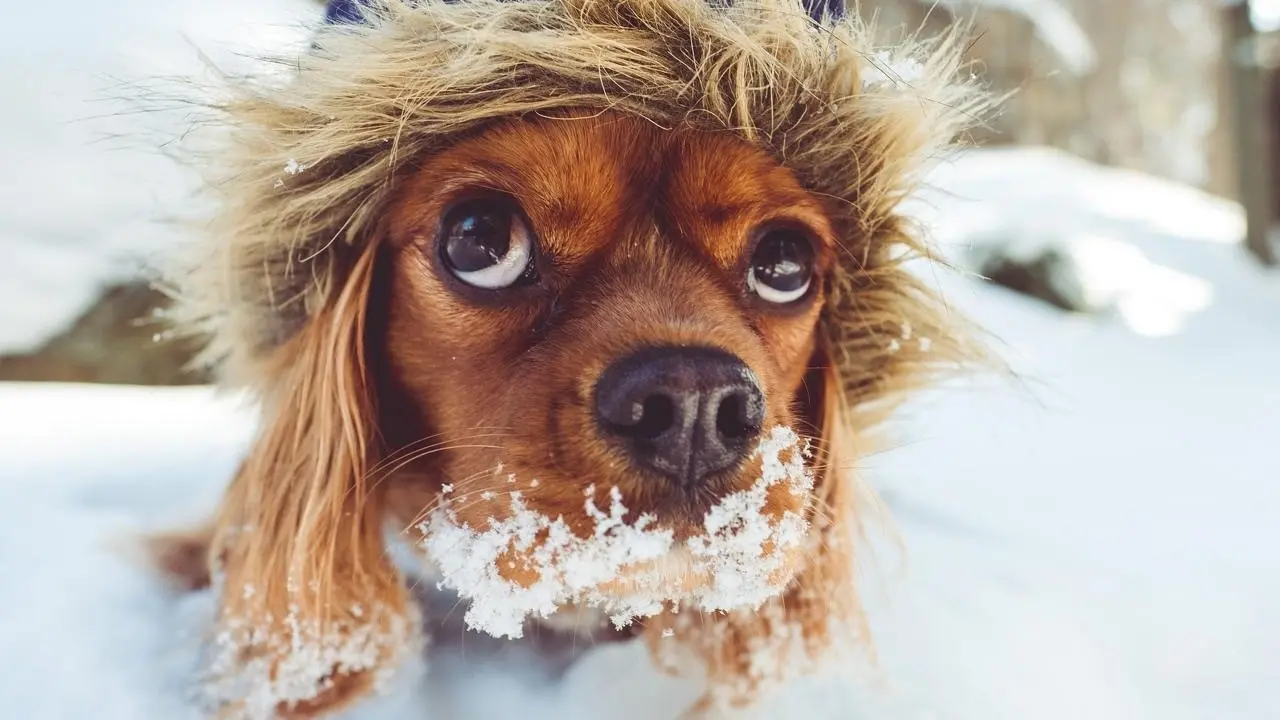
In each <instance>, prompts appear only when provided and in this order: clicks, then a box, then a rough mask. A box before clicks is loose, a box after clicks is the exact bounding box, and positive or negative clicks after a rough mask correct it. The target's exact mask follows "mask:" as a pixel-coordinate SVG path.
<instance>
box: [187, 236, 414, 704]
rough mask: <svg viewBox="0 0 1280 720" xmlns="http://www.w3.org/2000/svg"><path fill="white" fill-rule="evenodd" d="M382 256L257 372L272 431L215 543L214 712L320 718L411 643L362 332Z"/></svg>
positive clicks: (231, 495) (236, 484)
mask: <svg viewBox="0 0 1280 720" xmlns="http://www.w3.org/2000/svg"><path fill="white" fill-rule="evenodd" d="M375 246H376V243H371V245H370V247H367V248H364V249H363V250H362V252H361V254H360V257H359V258H358V259H357V260H356V262H355V263H354V265H353V266H352V267H351V268H350V273H349V274H348V275H347V276H346V282H345V285H344V286H342V287H340V288H336V289H335V290H336V292H334V293H333V294H332V295H331V297H330V298H329V300H328V301H327V302H326V303H325V304H324V306H323V307H322V308H321V309H320V310H319V311H318V312H317V313H316V315H315V316H314V317H313V318H312V319H311V321H310V322H309V323H307V325H306V326H305V327H304V328H303V329H302V330H301V331H300V332H299V333H298V334H297V335H295V336H294V337H293V338H291V339H290V340H289V341H288V342H287V343H285V344H284V345H282V346H281V347H280V348H279V349H278V350H277V351H276V352H275V353H274V354H273V355H272V356H271V357H270V358H269V359H268V360H267V361H266V364H265V366H264V367H262V368H260V370H261V372H260V373H259V376H260V377H262V378H264V380H263V382H262V385H261V387H262V388H263V390H262V392H263V398H262V401H263V402H262V412H263V426H262V429H261V431H260V435H259V436H258V438H257V441H256V444H255V445H254V446H253V448H252V450H251V452H250V455H249V457H248V458H247V460H246V461H245V463H244V465H243V466H242V467H241V469H240V472H239V474H238V475H237V476H236V477H235V479H234V480H233V482H232V484H231V487H230V488H229V489H228V491H227V493H226V495H225V498H224V501H223V504H222V507H221V510H220V513H219V516H218V519H217V534H216V536H215V539H214V557H215V558H217V559H218V562H217V565H218V566H219V567H215V581H216V582H219V583H220V584H221V586H222V587H221V591H222V602H221V613H220V617H219V621H220V631H221V632H220V634H219V636H218V644H219V646H220V647H219V649H218V657H216V658H215V660H214V667H213V668H212V669H213V672H214V674H215V678H214V683H213V688H214V692H215V694H216V697H215V700H216V701H217V702H219V703H220V704H222V705H223V708H224V711H230V712H231V713H232V714H234V715H235V716H244V717H274V716H275V714H276V713H279V714H284V715H290V714H293V713H300V714H301V713H305V714H312V713H316V712H320V711H324V710H328V709H334V708H337V707H339V706H342V705H344V704H346V703H347V702H349V701H350V700H352V699H354V698H356V697H358V696H360V695H362V694H363V693H364V692H366V691H368V690H369V689H370V688H371V687H372V685H373V684H374V683H375V681H376V680H377V679H378V676H379V675H380V673H382V672H383V671H385V670H389V669H391V668H392V667H394V665H395V664H396V662H397V660H398V657H399V655H400V654H401V653H402V652H404V651H405V650H406V648H407V647H409V644H410V643H411V641H412V639H413V638H415V637H416V628H414V627H411V624H412V621H411V620H410V619H409V615H408V613H407V610H408V600H407V593H406V590H405V586H404V583H403V582H402V580H401V578H400V576H399V574H398V573H397V571H396V569H395V568H394V566H393V565H392V563H391V561H390V560H389V559H388V557H387V555H386V552H385V548H384V543H383V536H382V531H383V526H382V520H383V514H382V512H383V507H382V506H383V501H382V498H381V493H380V492H378V489H377V488H376V487H370V486H369V485H367V484H366V479H367V478H366V472H367V471H368V469H369V468H370V467H371V466H372V463H373V462H374V461H375V459H376V458H375V457H374V456H375V454H376V453H377V439H376V437H375V436H374V434H373V428H374V425H373V414H374V408H373V404H372V397H371V394H370V392H371V391H370V387H369V384H368V380H367V367H366V357H365V338H364V329H365V321H366V306H367V298H368V296H369V291H370V283H371V278H372V276H373V270H374V263H375V255H376V247H375Z"/></svg>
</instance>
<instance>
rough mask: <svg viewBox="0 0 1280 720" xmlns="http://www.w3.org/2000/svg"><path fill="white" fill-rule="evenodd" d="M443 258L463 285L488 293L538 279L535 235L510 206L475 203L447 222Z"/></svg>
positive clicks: (498, 202)
mask: <svg viewBox="0 0 1280 720" xmlns="http://www.w3.org/2000/svg"><path fill="white" fill-rule="evenodd" d="M440 256H441V259H442V260H443V261H444V264H445V266H446V267H447V268H449V272H451V273H453V275H454V277H456V278H458V279H459V280H461V281H462V282H464V283H466V284H468V285H472V286H475V287H478V288H484V289H486V290H498V289H501V288H506V287H511V286H512V285H515V284H516V283H518V282H521V281H531V280H533V279H534V277H533V275H534V265H533V262H532V260H533V233H531V232H530V231H529V227H528V225H527V224H526V223H525V221H524V219H523V218H522V217H521V216H520V213H519V212H518V211H517V210H516V209H515V207H513V206H512V204H511V203H510V202H505V201H502V200H494V199H482V200H471V201H467V202H464V203H461V204H459V205H457V206H455V207H454V208H453V209H452V210H450V211H449V212H448V213H447V214H446V215H445V218H444V222H443V223H442V224H441V238H440Z"/></svg>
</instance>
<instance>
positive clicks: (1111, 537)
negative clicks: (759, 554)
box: [0, 0, 1280, 720]
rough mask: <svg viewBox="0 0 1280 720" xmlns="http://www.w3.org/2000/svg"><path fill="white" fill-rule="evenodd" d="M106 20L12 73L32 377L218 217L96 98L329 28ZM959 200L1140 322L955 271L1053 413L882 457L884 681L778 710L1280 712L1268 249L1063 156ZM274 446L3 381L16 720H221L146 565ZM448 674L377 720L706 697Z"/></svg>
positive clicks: (1027, 399)
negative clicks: (198, 219)
mask: <svg viewBox="0 0 1280 720" xmlns="http://www.w3.org/2000/svg"><path fill="white" fill-rule="evenodd" d="M75 5H76V6H77V11H76V12H74V13H72V12H68V10H67V8H68V5H67V4H66V3H54V4H44V5H41V4H31V3H26V4H23V5H22V10H20V11H18V13H19V15H20V16H24V18H25V17H27V16H29V22H25V23H18V22H15V23H12V24H11V25H10V27H18V26H19V25H21V26H22V27H24V28H31V29H32V30H31V32H25V33H24V32H15V33H10V35H11V38H10V39H8V40H6V42H5V43H0V59H2V60H4V62H5V65H6V67H9V68H15V69H18V68H20V69H22V70H23V71H22V72H15V73H9V74H6V75H5V76H4V77H3V79H0V89H3V90H4V91H5V93H6V104H5V107H6V108H8V109H7V110H6V111H5V112H4V113H0V151H2V152H3V154H4V157H6V158H27V159H28V161H25V162H13V163H9V164H6V165H5V167H3V168H0V197H3V198H4V204H3V205H2V206H0V247H3V249H4V250H5V251H6V253H5V254H6V262H5V263H4V264H2V265H0V351H3V350H5V349H8V348H12V347H20V346H24V345H28V344H31V343H35V342H39V339H41V338H42V335H44V334H47V333H49V332H51V331H52V330H53V329H55V328H56V326H57V325H58V324H59V323H60V322H61V321H62V320H65V319H67V318H69V316H70V315H74V314H75V312H77V311H78V310H79V309H80V308H81V307H82V306H83V303H84V302H87V301H88V299H89V297H90V295H91V285H92V283H91V282H86V278H89V279H91V280H93V281H98V280H102V279H105V278H107V277H110V276H112V275H113V274H114V273H118V272H120V268H121V267H122V266H123V265H122V263H123V264H124V265H127V264H128V262H129V260H130V257H133V256H136V255H137V254H138V253H145V252H146V251H147V249H148V248H153V247H156V246H157V245H159V244H162V243H164V242H165V241H166V239H167V238H168V237H169V236H168V235H167V234H166V233H167V232H168V231H166V230H165V229H163V228H162V227H159V226H155V225H151V224H148V223H146V222H145V221H144V219H143V218H145V217H147V216H149V215H151V214H152V213H153V212H154V211H155V210H156V208H159V207H168V203H170V202H172V201H173V200H175V199H177V198H179V197H180V195H181V193H182V192H185V187H186V185H184V184H183V183H184V182H185V180H183V179H181V178H177V177H176V176H173V175H167V174H164V173H165V172H167V171H164V170H162V168H163V167H164V161H162V160H160V159H159V158H154V157H149V156H145V155H140V154H138V153H137V152H133V151H124V150H119V149H117V148H115V147H113V146H112V144H111V143H110V142H100V141H99V142H95V140H96V139H97V138H99V137H100V133H101V132H102V130H101V128H102V127H104V126H101V125H98V124H95V123H81V122H80V120H81V119H82V118H86V117H90V116H92V115H94V114H95V113H94V110H93V107H94V106H93V105H92V103H90V102H89V99H90V98H92V97H94V96H96V95H97V94H98V93H99V92H100V91H102V90H103V89H104V88H105V89H108V90H109V89H110V88H109V86H110V80H109V78H110V77H111V76H128V75H130V74H137V73H145V72H154V71H157V70H159V71H163V72H181V71H184V70H185V69H187V67H188V66H189V63H190V55H189V53H190V48H189V47H188V46H186V45H185V44H184V43H183V42H182V41H181V40H180V39H175V38H173V37H172V30H173V28H174V27H180V28H184V29H185V30H187V31H188V32H189V33H190V35H191V36H192V38H193V40H194V42H195V43H196V44H197V45H200V46H201V47H202V48H206V49H208V48H209V43H207V42H205V41H204V39H205V38H225V37H236V38H238V39H239V40H240V41H241V42H242V43H247V44H253V43H257V42H261V43H266V44H269V45H273V46H279V45H280V44H281V43H285V42H294V41H295V40H297V38H298V37H299V36H298V34H297V29H296V27H294V26H293V25H292V23H293V21H294V20H295V19H297V18H303V17H307V16H308V15H310V14H314V12H315V7H314V5H312V4H310V3H308V2H305V1H303V0H297V1H296V2H287V1H284V0H281V1H276V0H273V1H272V2H254V1H253V0H222V1H221V2H216V3H213V2H195V1H194V0H192V1H189V2H173V3H166V4H157V3H150V2H149V3H134V4H130V3H109V4H101V3H76V4H75ZM81 6H83V7H81ZM55 27H56V28H57V31H56V32H55V31H54V30H52V29H50V28H55ZM215 45H216V43H215ZM215 49H216V48H215ZM33 68H38V72H37V71H36V70H33ZM87 69H92V70H93V71H94V73H96V74H95V75H90V74H87V73H86V70H87ZM12 108H21V110H20V111H19V112H14V111H13V110H12ZM109 120H110V122H109V123H108V126H111V125H110V123H116V122H119V123H126V124H127V122H128V121H127V119H120V118H116V119H109ZM114 127H116V128H119V127H123V125H115V126H114ZM935 180H936V181H937V182H938V184H939V185H941V186H942V187H943V188H946V189H947V190H949V191H950V192H949V193H933V194H930V195H927V196H925V197H922V198H921V200H922V203H921V205H920V206H919V207H918V211H919V212H920V213H921V215H922V216H924V217H925V218H926V219H927V220H928V221H929V222H931V223H932V224H934V226H935V229H936V232H937V235H938V237H939V239H941V240H942V241H944V242H946V243H948V245H949V246H950V247H952V248H953V249H954V250H955V252H956V256H957V257H958V258H961V259H963V258H965V257H966V254H965V253H966V252H967V250H966V248H967V247H968V246H970V245H972V244H975V243H976V244H984V245H986V244H1005V243H1012V246H1013V247H1014V248H1015V250H1021V251H1026V252H1030V251H1033V250H1034V249H1035V248H1037V247H1044V246H1046V245H1054V246H1057V247H1063V248H1068V249H1069V250H1070V252H1071V253H1072V257H1074V258H1076V259H1077V260H1078V263H1077V269H1078V275H1077V279H1078V281H1079V282H1080V283H1081V285H1082V287H1084V288H1085V289H1086V291H1088V292H1091V293H1094V295H1095V296H1097V297H1099V298H1102V301H1101V302H1100V304H1101V306H1105V307H1110V308H1111V309H1112V310H1111V312H1110V313H1106V314H1103V315H1101V316H1099V317H1095V318H1073V317H1068V316H1065V315H1063V314H1061V313H1060V312H1058V311H1056V310H1053V309H1051V308H1048V307H1045V306H1041V305H1039V304H1037V303H1035V302H1032V301H1029V300H1026V299H1024V298H1021V297H1018V296H1014V295H1012V294H1010V293H1007V292H1005V291H1003V290H1001V289H998V288H993V287H989V286H984V285H981V284H978V283H974V282H971V281H966V280H959V279H954V278H944V277H940V278H938V282H939V284H940V285H941V286H942V287H943V288H944V289H945V290H946V291H947V292H948V294H949V296H950V297H951V298H952V299H953V301H954V303H955V304H956V305H957V306H958V307H960V308H961V309H963V310H965V311H967V312H970V313H971V314H973V315H974V316H976V318H977V319H978V320H979V321H980V322H981V323H982V324H984V325H985V326H986V327H988V328H989V329H990V330H992V331H993V332H994V333H995V334H996V335H997V336H999V337H1000V338H1001V339H1002V340H1003V341H1004V342H1005V343H1006V347H1005V348H1004V351H1005V353H1006V354H1007V355H1008V356H1009V357H1011V358H1012V360H1013V361H1014V363H1015V365H1016V367H1017V368H1018V369H1019V370H1020V371H1021V372H1022V373H1023V374H1024V376H1025V378H1026V379H1027V381H1028V384H1027V388H1025V389H1018V388H1011V387H1008V386H1000V385H993V384H991V383H981V384H973V385H966V386H962V387H956V388H952V389H949V390H947V391H946V392H939V393H936V394H933V395H931V396H929V397H925V398H921V399H920V401H919V402H917V403H915V404H914V405H913V406H912V407H911V408H909V411H908V412H907V413H904V415H903V417H902V418H901V420H900V422H899V423H898V426H897V427H896V428H895V429H896V431H897V436H898V437H899V438H901V440H902V445H901V447H899V448H897V449H895V450H893V451H891V452H887V453H884V454H881V455H878V456H876V457H873V458H868V459H867V460H866V461H865V466H866V470H867V472H868V474H869V476H870V477H871V478H872V479H873V480H874V482H875V484H876V485H877V487H878V488H879V489H880V490H881V491H882V492H883V493H884V494H885V496H886V497H887V499H888V504H889V506H890V508H891V510H892V512H893V513H894V515H895V518H896V520H897V523H898V527H899V530H900V531H901V533H902V536H903V540H904V542H905V545H906V547H907V548H908V550H909V553H910V556H909V558H908V560H907V562H906V563H903V562H902V561H901V558H899V557H898V556H896V555H895V554H893V553H890V552H888V551H884V552H883V553H882V554H881V555H879V556H878V557H877V563H876V564H875V567H874V568H873V570H874V572H873V573H872V575H873V579H874V582H873V584H872V586H871V587H870V588H869V590H868V596H869V598H868V599H869V603H870V606H871V613H872V614H871V618H872V621H873V625H874V628H875V631H876V634H877V640H878V645H879V648H878V649H879V651H880V659H881V666H880V668H879V670H878V672H872V671H870V670H868V669H866V668H862V667H841V668H831V670H830V674H829V676H828V677H822V678H817V679H814V680H811V681H806V682H803V683H799V684H797V686H795V687H793V688H791V689H789V690H788V692H787V694H786V695H784V696H782V697H780V698H777V699H776V700H775V701H774V704H772V705H768V706H765V707H762V708H760V709H759V710H758V711H757V712H756V713H755V715H754V716H755V717H795V716H798V715H799V714H800V713H801V710H802V709H803V710H804V712H805V714H808V715H812V716H814V717H827V718H850V717H858V718H911V719H913V720H914V719H916V718H921V719H923V718H943V719H948V720H949V719H951V718H956V719H959V720H970V719H972V720H1027V719H1035V720H1058V719H1061V720H1077V719H1079V718H1090V719H1091V720H1092V719H1095V718H1096V719H1101V720H1109V719H1111V718H1115V719H1126V720H1127V719H1130V718H1151V719H1152V720H1157V719H1158V720H1182V719H1183V718H1187V719H1190V718H1215V719H1217V718H1232V719H1234V718H1241V719H1247V720H1252V719H1254V718H1257V719H1259V720H1261V719H1265V718H1275V717H1280V553H1277V552H1276V551H1275V550H1274V548H1275V547H1277V546H1280V523H1278V522H1277V512H1278V510H1280V482H1277V480H1280V451H1277V445H1278V444H1280V430H1278V428H1280V321H1278V320H1280V276H1271V277H1267V276H1264V274H1263V273H1261V272H1260V271H1258V270H1257V269H1255V268H1254V267H1253V266H1251V265H1250V264H1249V263H1248V261H1247V260H1246V259H1245V257H1244V255H1243V253H1242V252H1241V251H1240V250H1239V249H1238V246H1237V245H1236V244H1235V243H1236V242H1237V241H1238V238H1239V235H1240V230H1241V225H1240V222H1241V221H1240V215H1239V210H1238V208H1236V207H1235V206H1233V205H1231V204H1229V203H1225V202H1222V201H1220V200H1216V199H1213V198H1208V197H1205V196H1203V195H1200V194H1198V193H1195V192H1192V191H1189V190H1187V189H1185V188H1181V187H1177V186H1171V185H1169V184H1167V183H1162V182H1159V181H1155V180H1152V179H1150V178H1145V177H1142V176H1138V175H1133V174H1129V173H1120V172H1113V171H1103V170H1099V169H1097V168H1094V167H1092V166H1089V165H1087V164H1084V163H1080V162H1078V161H1074V160H1071V159H1069V158H1066V157H1064V156H1061V155H1058V154H1056V153H1052V152H1050V151H1041V150H1017V151H994V152H983V153H977V154H974V155H972V156H970V157H968V158H966V159H964V160H962V161H960V162H958V163H956V164H954V165H951V166H948V167H944V168H942V169H941V170H940V171H939V173H938V174H937V175H936V176H935ZM1117 268H1119V269H1121V270H1123V271H1122V272H1117ZM1028 391H1029V392H1028ZM252 423H253V420H252V413H251V412H250V411H249V410H248V409H246V408H242V407H239V406H238V405H237V404H236V403H235V402H234V399H216V398H214V397H212V395H211V394H210V393H208V392H207V391H205V390H203V389H182V390H143V389H132V388H111V387H78V386H26V385H8V386H4V385H0V707H2V708H4V711H3V712H0V715H3V716H5V717H14V718H22V719H23V720H55V719H56V720H62V719H64V718H68V719H70V718H75V719H79V718H97V719H100V720H133V719H135V718H166V719H167V718H182V717H186V716H188V715H189V714H190V711H189V710H188V709H187V705H186V704H185V702H184V698H185V694H186V692H187V691H188V689H189V687H188V682H189V679H190V672H191V670H192V664H193V662H194V660H195V654H194V643H195V640H196V639H197V638H198V635H199V633H200V631H201V629H202V627H203V625H202V623H203V622H204V621H205V620H206V618H207V612H208V609H209V602H208V598H207V597H199V596H197V597H194V598H189V599H186V600H179V599H176V598H174V597H172V596H171V595H169V594H168V593H166V592H165V591H164V590H163V589H161V588H160V587H158V586H157V585H156V584H155V583H154V582H153V580H152V579H151V578H150V577H148V576H147V575H146V574H145V573H143V572H141V571H139V570H138V569H137V568H136V567H135V566H133V565H131V564H130V563H129V562H128V561H127V560H126V559H124V558H123V556H122V555H121V553H120V552H119V551H118V548H119V544H120V542H121V540H122V538H125V537H127V536H128V535H130V534H131V533H135V532H137V531H139V530H143V529H149V528H154V527H164V526H169V525H172V524H175V523H180V522H182V521H184V520H186V519H190V518H194V517H196V516H198V515H200V514H201V513H202V512H204V511H207V509H208V508H209V507H210V506H211V505H212V503H213V502H214V498H215V497H216V495H217V492H218V490H219V488H220V485H221V483H223V482H224V481H225V479H226V478H227V476H228V475H229V473H230V472H231V470H232V468H233V466H234V464H235V462H236V460H237V458H238V454H239V453H240V452H241V451H242V449H243V447H244V443H245V442H246V440H247V438H248V436H249V434H250V433H251V431H252ZM429 665H430V669H429V672H428V673H427V674H426V676H425V679H423V680H422V681H421V682H413V681H412V679H413V678H412V676H411V675H410V676H406V679H405V681H404V682H402V683H401V684H400V685H399V686H398V687H397V688H396V690H395V692H394V693H393V694H392V695H391V696H390V697H388V698H385V699H382V700H379V701H375V702H373V703H370V704H369V705H366V706H364V707H361V708H358V709H357V710H356V711H355V712H354V713H352V716H353V717H354V718H357V719H363V720H399V719H401V718H414V719H419V718H450V719H452V718H487V717H506V716H514V715H515V714H516V713H517V711H518V713H519V714H522V715H524V714H528V715H530V716H532V717H535V718H548V719H550V718H556V719H557V720H567V719H571V718H583V719H584V720H585V719H586V718H657V719H659V720H660V719H662V718H668V717H674V716H675V715H676V713H677V712H678V711H679V709H680V708H681V707H683V705H684V704H685V703H687V702H688V700H689V699H690V698H692V697H693V696H694V695H695V694H696V692H697V688H696V687H694V686H693V685H692V684H689V683H682V682H677V681H673V680H669V679H665V678H660V677H657V676H655V675H654V674H653V673H652V671H651V670H650V669H649V666H648V664H647V660H646V659H645V657H644V654H643V652H641V651H640V650H639V649H638V648H636V647H632V646H611V647H601V648H594V649H591V650H590V651H588V652H586V653H585V655H584V657H582V658H581V659H580V660H579V662H578V663H577V664H575V665H574V666H572V667H570V668H569V669H568V670H567V672H566V673H565V674H564V675H563V676H562V677H553V676H552V675H551V673H549V672H548V671H547V670H546V669H545V668H544V669H535V668H531V667H530V666H529V665H530V663H529V657H528V656H527V655H525V654H522V653H520V652H514V653H511V652H509V653H497V654H495V653H492V652H490V649H489V646H488V645H487V644H486V643H484V642H483V640H482V639H481V638H479V637H478V636H475V635H466V636H464V635H462V634H456V635H452V636H450V637H442V638H439V642H438V645H437V648H436V650H435V651H434V652H433V654H432V656H431V657H430V658H429Z"/></svg>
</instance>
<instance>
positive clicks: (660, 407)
mask: <svg viewBox="0 0 1280 720" xmlns="http://www.w3.org/2000/svg"><path fill="white" fill-rule="evenodd" d="M631 418H632V419H633V421H632V422H628V423H614V428H615V432H617V433H618V434H619V435H629V436H631V437H634V438H640V439H643V440H653V439H654V438H657V437H658V436H659V435H661V434H662V433H664V432H666V431H668V430H670V429H671V427H672V426H673V425H675V421H676V404H675V402H674V401H673V400H672V399H671V398H670V396H667V395H650V396H649V397H647V398H645V399H644V400H643V401H641V402H639V403H634V404H633V405H632V410H631Z"/></svg>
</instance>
